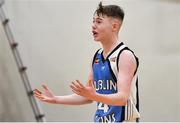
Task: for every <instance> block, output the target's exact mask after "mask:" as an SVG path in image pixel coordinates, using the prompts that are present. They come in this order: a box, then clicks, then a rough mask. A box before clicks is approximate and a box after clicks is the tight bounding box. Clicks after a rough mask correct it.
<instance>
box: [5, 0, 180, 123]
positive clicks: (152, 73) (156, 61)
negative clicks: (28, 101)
mask: <svg viewBox="0 0 180 123" xmlns="http://www.w3.org/2000/svg"><path fill="white" fill-rule="evenodd" d="M98 2H99V0H86V1H83V0H74V1H73V0H51V1H50V0H36V1H35V0H33V1H32V0H25V1H22V0H13V1H12V0H7V1H6V3H5V6H4V9H5V10H6V15H7V16H8V17H9V18H10V24H11V28H12V30H13V33H14V36H15V39H16V41H17V42H19V43H20V47H19V49H20V53H21V55H22V58H23V61H24V63H25V64H26V65H27V66H28V68H29V69H28V71H27V72H28V75H29V77H30V80H31V82H32V84H33V85H34V87H38V88H40V85H41V83H46V84H47V85H48V86H49V87H50V88H51V89H52V90H53V91H54V92H55V93H56V94H58V95H64V94H70V93H71V91H70V89H69V84H70V82H71V81H73V80H75V79H80V80H81V81H83V82H84V83H85V82H86V80H87V75H88V70H89V67H90V62H91V59H92V56H93V54H94V52H95V51H96V49H97V48H98V47H100V45H98V44H97V43H95V42H94V41H93V38H92V36H91V23H92V15H93V12H94V10H95V9H96V7H97V5H98ZM104 3H105V4H109V3H113V4H118V5H121V6H122V7H123V8H124V9H125V12H126V16H125V20H124V25H123V27H122V31H121V33H120V40H122V41H124V42H125V43H126V44H127V45H128V46H129V47H130V48H131V49H133V50H134V51H135V52H136V54H137V55H138V56H139V58H140V69H139V74H140V75H139V80H140V100H141V102H140V103H141V105H140V106H141V116H142V119H141V120H142V121H180V118H179V117H178V116H180V95H179V89H180V84H179V82H180V78H179V74H180V43H179V40H180V35H179V34H180V14H179V13H180V1H178V0H173V1H172V0H166V1H164V0H126V1H122V0H119V1H117V0H113V1H112V0H109V1H105V2H104ZM41 104H42V106H43V109H44V110H45V112H46V116H47V119H48V121H92V119H93V113H94V111H95V103H94V104H92V105H84V106H80V107H74V106H69V107H68V106H63V105H49V104H44V103H41Z"/></svg>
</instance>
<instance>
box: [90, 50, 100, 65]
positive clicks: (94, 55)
mask: <svg viewBox="0 0 180 123" xmlns="http://www.w3.org/2000/svg"><path fill="white" fill-rule="evenodd" d="M100 50H101V48H100V49H98V50H97V51H96V53H95V54H94V57H93V61H92V67H93V65H94V61H95V59H96V56H97V54H98V52H99V51H100Z"/></svg>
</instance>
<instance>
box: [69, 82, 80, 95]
mask: <svg viewBox="0 0 180 123" xmlns="http://www.w3.org/2000/svg"><path fill="white" fill-rule="evenodd" d="M70 87H71V89H72V91H73V92H77V93H79V92H80V89H79V88H78V87H77V86H76V85H75V83H74V82H72V83H71V85H70Z"/></svg>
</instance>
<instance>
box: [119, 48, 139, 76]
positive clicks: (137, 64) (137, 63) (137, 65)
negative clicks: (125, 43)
mask: <svg viewBox="0 0 180 123" xmlns="http://www.w3.org/2000/svg"><path fill="white" fill-rule="evenodd" d="M124 50H129V51H131V52H132V53H133V55H134V57H135V59H136V70H135V71H134V75H135V74H136V72H137V69H138V67H139V60H138V58H137V57H136V55H135V54H134V52H133V51H132V50H130V49H129V48H128V47H124V48H123V49H122V50H120V51H119V53H118V56H117V62H116V66H117V70H118V71H119V65H118V64H119V57H120V55H121V53H122V51H124Z"/></svg>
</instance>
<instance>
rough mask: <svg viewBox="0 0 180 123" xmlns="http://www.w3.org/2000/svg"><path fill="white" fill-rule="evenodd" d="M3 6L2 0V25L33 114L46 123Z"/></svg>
mask: <svg viewBox="0 0 180 123" xmlns="http://www.w3.org/2000/svg"><path fill="white" fill-rule="evenodd" d="M3 4H4V0H0V21H1V22H2V23H1V24H2V25H3V27H4V32H5V34H6V36H7V39H8V42H9V44H10V47H11V50H12V53H13V56H14V59H15V62H16V64H17V67H18V70H19V74H20V76H21V79H22V82H23V84H24V87H25V90H26V92H27V96H28V99H29V102H30V104H31V107H32V110H33V113H34V115H35V118H36V120H37V122H46V119H45V115H44V113H43V111H42V109H41V107H40V105H39V103H38V102H37V101H36V99H35V98H34V96H33V90H32V86H31V84H30V81H29V79H28V76H27V73H26V69H27V67H25V66H24V65H23V62H22V60H21V57H20V53H19V51H18V49H17V46H18V43H17V42H15V40H14V37H13V34H12V32H11V30H10V27H9V25H8V22H9V19H7V18H6V16H5V13H4V11H3V8H2V5H3Z"/></svg>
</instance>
